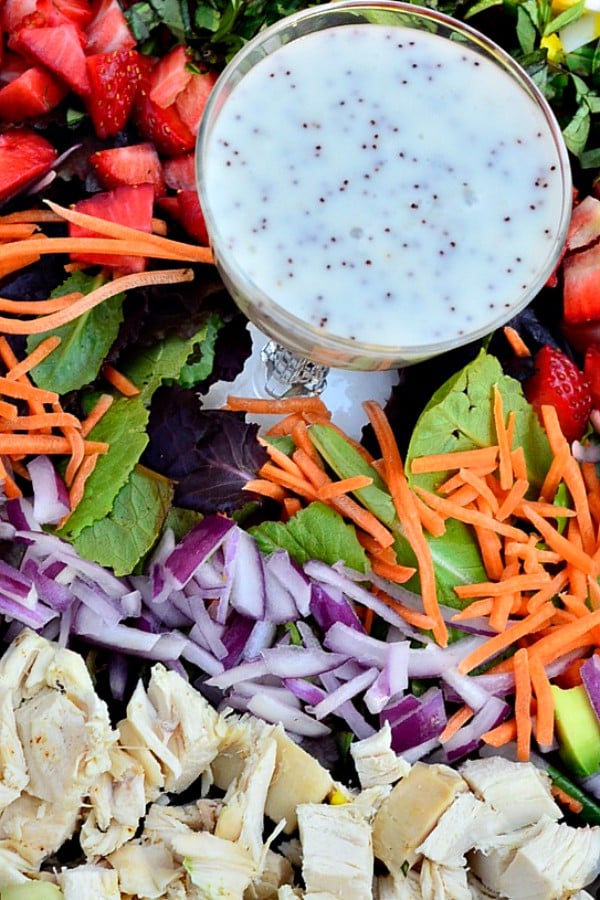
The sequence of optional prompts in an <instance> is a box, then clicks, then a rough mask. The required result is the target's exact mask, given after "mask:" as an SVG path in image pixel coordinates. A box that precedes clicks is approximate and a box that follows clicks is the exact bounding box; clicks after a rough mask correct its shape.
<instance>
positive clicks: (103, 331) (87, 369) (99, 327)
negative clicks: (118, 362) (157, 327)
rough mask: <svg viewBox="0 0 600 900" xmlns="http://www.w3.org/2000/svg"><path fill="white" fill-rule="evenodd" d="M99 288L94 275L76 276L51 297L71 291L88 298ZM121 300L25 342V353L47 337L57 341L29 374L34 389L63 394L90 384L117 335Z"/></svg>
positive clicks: (119, 297) (120, 297)
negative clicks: (58, 339)
mask: <svg viewBox="0 0 600 900" xmlns="http://www.w3.org/2000/svg"><path fill="white" fill-rule="evenodd" d="M101 284H102V279H101V278H98V276H97V275H94V276H91V275H86V274H85V273H83V272H76V273H75V274H74V275H71V276H70V278H68V279H67V280H66V281H65V282H64V283H63V284H61V285H60V287H58V288H56V290H54V291H53V292H52V297H62V296H64V295H65V294H70V293H71V292H73V291H80V292H81V293H82V294H89V293H90V292H91V291H93V290H94V289H95V288H97V287H99V286H100V285H101ZM124 299H125V295H124V294H117V295H116V296H115V297H111V298H109V299H108V300H105V301H104V303H100V304H99V305H98V306H96V307H94V309H91V310H90V311H89V312H87V313H84V315H82V316H79V318H77V319H75V321H73V322H68V323H67V324H66V325H62V326H61V327H60V328H54V329H52V330H50V331H44V332H43V333H42V334H32V335H30V336H29V337H28V338H27V352H28V353H31V351H32V350H34V349H35V348H36V347H37V345H38V344H39V343H40V342H41V341H43V340H44V339H45V338H47V337H48V336H49V335H58V337H60V339H61V342H60V345H59V346H58V347H57V348H56V350H54V352H53V353H51V354H50V356H48V357H46V359H45V360H43V362H41V363H40V364H39V365H37V366H35V368H34V369H33V370H32V373H31V374H32V378H33V380H34V381H35V383H36V384H37V386H38V387H41V388H44V389H47V390H53V391H56V392H57V393H59V394H66V393H68V392H69V391H76V390H78V389H79V388H81V387H83V386H84V385H86V384H90V382H92V381H94V379H95V378H96V377H97V375H98V372H99V371H100V368H101V367H102V364H103V362H104V360H105V358H106V354H107V353H108V351H109V349H110V348H111V346H112V345H113V343H114V341H115V338H116V337H117V334H118V332H119V326H120V325H121V322H122V321H123V300H124Z"/></svg>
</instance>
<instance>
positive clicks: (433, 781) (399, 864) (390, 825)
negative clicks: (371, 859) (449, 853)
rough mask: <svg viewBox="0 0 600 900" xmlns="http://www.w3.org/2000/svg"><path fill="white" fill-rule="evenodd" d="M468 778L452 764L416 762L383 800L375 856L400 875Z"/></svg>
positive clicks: (375, 832) (376, 824)
mask: <svg viewBox="0 0 600 900" xmlns="http://www.w3.org/2000/svg"><path fill="white" fill-rule="evenodd" d="M466 790H467V783H466V781H465V780H464V779H463V778H462V777H461V776H460V775H459V774H458V772H456V771H455V770H454V769H451V768H450V767H449V766H445V765H427V764H425V763H420V762H419V763H415V765H414V766H413V767H412V769H411V770H410V772H409V773H408V774H407V775H406V776H405V777H404V778H402V779H401V780H400V781H399V782H398V783H397V784H396V785H395V787H394V788H393V789H392V792H391V793H390V795H389V797H388V798H387V799H386V800H384V801H383V803H382V804H381V807H380V809H379V810H378V812H377V814H376V816H375V820H374V822H373V847H374V851H375V856H376V857H377V859H380V860H381V862H382V863H384V865H386V866H387V868H388V869H389V871H390V872H391V873H392V874H393V875H395V876H396V877H397V878H399V877H400V876H401V875H402V874H403V868H404V866H405V865H406V864H407V863H408V865H409V866H412V865H413V864H414V863H415V862H416V860H417V859H418V857H419V853H418V852H417V847H418V846H419V845H420V844H422V842H423V841H424V840H425V838H426V837H427V835H428V834H429V833H430V832H431V831H432V830H433V828H434V826H435V825H436V823H437V821H438V819H439V818H440V816H441V815H442V813H443V812H445V811H446V809H448V807H449V806H450V804H451V803H452V802H453V801H454V799H455V797H456V796H457V794H459V793H460V792H462V791H466Z"/></svg>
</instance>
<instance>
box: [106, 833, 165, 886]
mask: <svg viewBox="0 0 600 900" xmlns="http://www.w3.org/2000/svg"><path fill="white" fill-rule="evenodd" d="M108 862H109V863H110V864H111V866H112V867H113V868H114V869H116V871H117V873H118V876H119V888H120V890H121V893H122V894H132V895H133V896H134V897H143V898H145V900H146V898H147V900H157V898H159V897H163V895H164V894H165V892H166V890H167V888H168V887H169V885H170V884H171V883H172V882H175V881H177V880H178V879H179V878H180V876H181V867H180V865H179V863H178V862H176V861H175V860H174V859H173V855H172V853H171V852H170V850H169V849H168V848H167V847H165V846H164V844H151V843H148V842H146V841H145V840H144V839H143V838H137V839H135V840H133V841H128V843H127V844H124V845H123V846H122V847H119V849H118V850H115V852H114V853H111V854H110V856H109V857H108Z"/></svg>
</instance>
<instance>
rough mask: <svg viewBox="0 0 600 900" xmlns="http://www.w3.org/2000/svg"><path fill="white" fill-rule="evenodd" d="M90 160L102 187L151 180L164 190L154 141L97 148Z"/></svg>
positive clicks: (159, 190) (156, 189)
mask: <svg viewBox="0 0 600 900" xmlns="http://www.w3.org/2000/svg"><path fill="white" fill-rule="evenodd" d="M0 96H1V92H0ZM90 162H91V164H92V166H93V167H94V169H95V171H96V174H97V175H98V178H99V179H100V181H101V183H102V185H103V186H104V187H105V188H109V189H110V188H114V187H118V185H120V184H129V185H134V184H153V185H154V193H155V195H156V196H157V197H160V196H162V194H164V192H165V181H164V178H163V171H162V166H161V163H160V159H159V156H158V153H157V152H156V150H155V148H154V146H153V144H149V143H146V144H130V145H129V146H128V147H113V148H111V149H110V150H97V151H96V153H92V155H91V156H90Z"/></svg>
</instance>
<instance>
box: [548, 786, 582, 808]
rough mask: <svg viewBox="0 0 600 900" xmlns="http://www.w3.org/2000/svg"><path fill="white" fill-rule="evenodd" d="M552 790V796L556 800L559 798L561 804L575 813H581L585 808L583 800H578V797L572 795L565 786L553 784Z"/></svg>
mask: <svg viewBox="0 0 600 900" xmlns="http://www.w3.org/2000/svg"><path fill="white" fill-rule="evenodd" d="M550 792H551V794H552V796H553V797H554V798H555V799H556V800H558V802H559V803H560V804H561V806H564V807H565V808H566V809H568V810H569V811H570V812H572V813H575V815H579V813H580V812H581V810H582V809H583V803H582V802H581V800H577V798H576V797H572V796H571V795H570V794H568V793H567V792H566V791H565V790H564V788H561V787H559V786H558V785H557V784H552V785H551V787H550Z"/></svg>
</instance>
